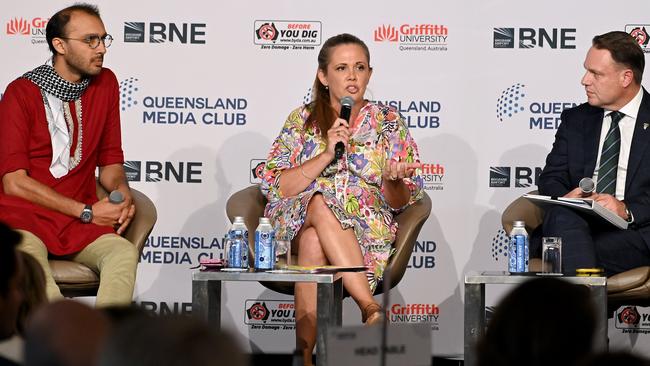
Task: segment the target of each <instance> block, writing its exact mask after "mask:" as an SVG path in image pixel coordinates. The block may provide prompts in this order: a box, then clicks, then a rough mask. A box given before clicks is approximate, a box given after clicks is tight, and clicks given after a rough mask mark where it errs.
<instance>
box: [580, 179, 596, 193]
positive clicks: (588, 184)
mask: <svg viewBox="0 0 650 366" xmlns="http://www.w3.org/2000/svg"><path fill="white" fill-rule="evenodd" d="M578 187H580V191H581V192H582V195H583V196H589V195H590V194H592V193H593V192H594V190H595V189H596V184H595V183H594V180H593V179H591V178H589V177H584V178H582V179H580V183H578Z"/></svg>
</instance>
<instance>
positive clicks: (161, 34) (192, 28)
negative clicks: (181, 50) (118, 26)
mask: <svg viewBox="0 0 650 366" xmlns="http://www.w3.org/2000/svg"><path fill="white" fill-rule="evenodd" d="M205 28H206V24H205V23H181V24H176V23H169V24H167V23H155V22H151V23H149V24H148V27H147V23H144V22H125V23H124V42H131V43H144V42H145V38H146V34H145V33H146V31H147V30H148V31H149V43H166V42H169V43H182V44H188V43H190V44H205V43H206V41H205Z"/></svg>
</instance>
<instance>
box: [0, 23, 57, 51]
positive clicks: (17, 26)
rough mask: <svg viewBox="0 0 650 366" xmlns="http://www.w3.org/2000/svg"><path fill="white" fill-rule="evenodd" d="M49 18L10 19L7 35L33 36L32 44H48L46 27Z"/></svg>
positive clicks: (6, 30)
mask: <svg viewBox="0 0 650 366" xmlns="http://www.w3.org/2000/svg"><path fill="white" fill-rule="evenodd" d="M48 20H49V18H41V17H36V18H32V19H29V18H22V17H14V18H12V19H9V21H8V22H7V24H6V25H5V33H6V34H7V35H9V36H20V37H22V36H31V40H30V42H31V44H33V45H34V44H43V43H46V42H47V40H46V39H45V26H47V21H48Z"/></svg>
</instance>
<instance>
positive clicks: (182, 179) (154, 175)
mask: <svg viewBox="0 0 650 366" xmlns="http://www.w3.org/2000/svg"><path fill="white" fill-rule="evenodd" d="M142 163H143V162H141V161H134V160H130V161H127V162H125V163H124V171H125V173H126V178H127V180H128V181H131V182H141V181H142V165H143V164H142ZM202 167H203V163H202V162H198V161H196V162H187V161H186V162H182V161H181V162H171V161H165V162H161V161H145V162H144V177H145V182H162V181H166V182H176V183H201V182H202V181H203V180H202V179H201V174H202V171H201V168H202Z"/></svg>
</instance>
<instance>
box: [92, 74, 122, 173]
mask: <svg viewBox="0 0 650 366" xmlns="http://www.w3.org/2000/svg"><path fill="white" fill-rule="evenodd" d="M102 76H103V77H104V78H105V79H106V80H103V83H105V85H106V88H108V91H107V94H108V96H109V97H108V113H107V115H106V123H105V124H104V130H103V131H102V137H101V145H100V146H99V156H98V158H97V165H99V166H106V165H111V164H122V163H124V152H123V151H122V132H121V127H120V94H119V92H120V90H119V84H118V82H117V78H116V77H115V74H113V72H112V71H110V70H109V69H104V72H103V73H102Z"/></svg>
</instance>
